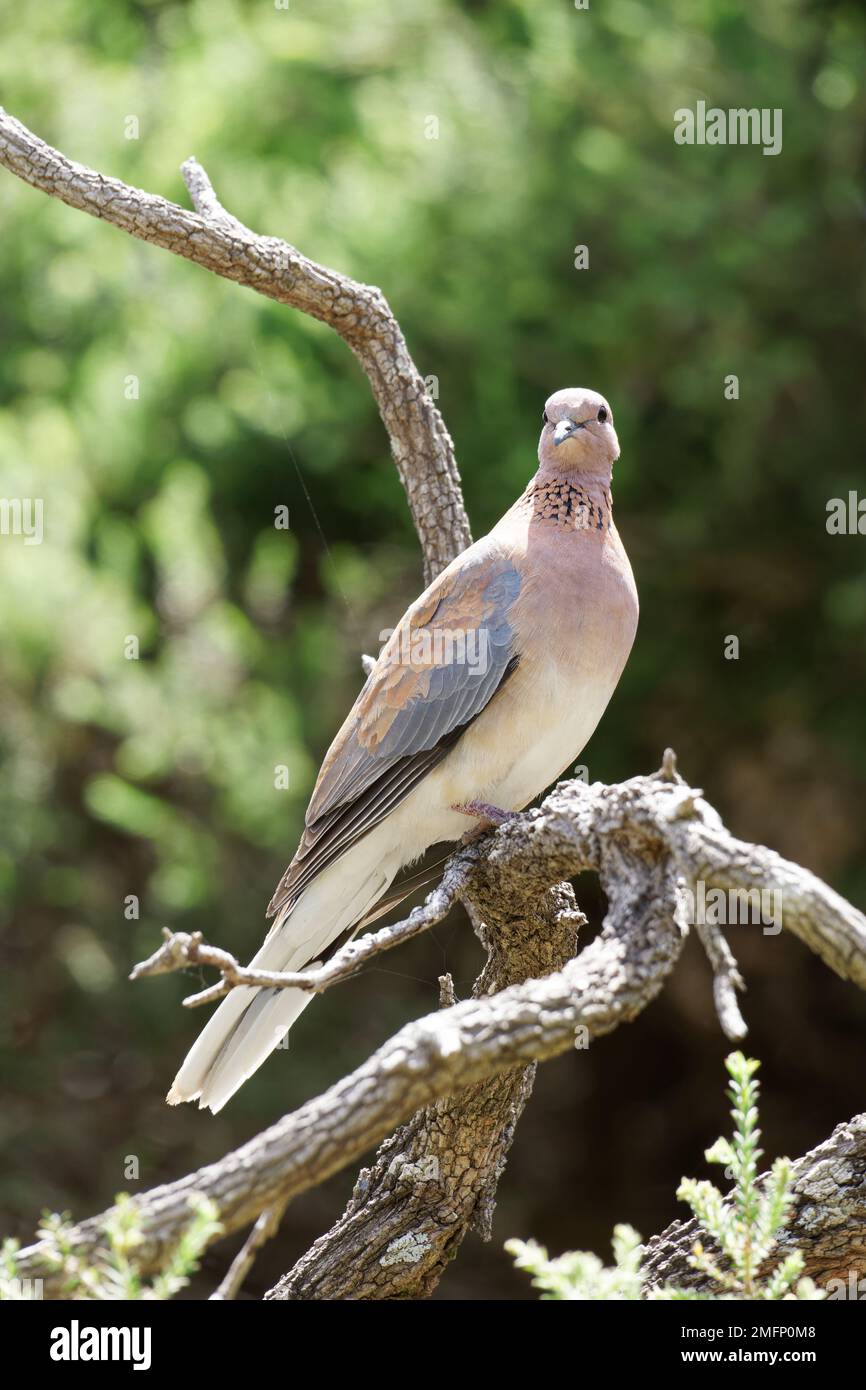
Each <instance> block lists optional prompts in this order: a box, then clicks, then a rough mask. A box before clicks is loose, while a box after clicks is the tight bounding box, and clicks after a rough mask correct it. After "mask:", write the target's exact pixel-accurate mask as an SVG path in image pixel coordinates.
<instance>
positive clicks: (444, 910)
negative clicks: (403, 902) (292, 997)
mask: <svg viewBox="0 0 866 1390" xmlns="http://www.w3.org/2000/svg"><path fill="white" fill-rule="evenodd" d="M477 858H478V850H477V849H469V848H467V849H464V850H463V851H461V852H460V853H458V854H455V855H453V856H452V857H451V858H450V859H449V860H448V862H447V864H446V866H445V871H444V873H443V876H442V882H441V883H440V884H438V885H437V887H436V888H434V890H433V892H432V893H430V894H429V896H428V897H427V900H426V902H424V903H422V904H421V905H420V906H419V907H416V908H414V909H413V910H412V912H410V914H409V916H408V917H407V918H405V920H404V921H402V922H394V923H393V924H391V925H390V926H387V927H382V928H380V930H379V931H376V932H368V933H367V934H366V935H364V936H361V937H358V938H357V939H355V940H353V941H349V942H347V944H346V945H345V946H343V947H342V948H341V949H340V950H339V951H337V952H336V953H335V954H334V955H333V956H332V957H331V959H330V960H329V961H327V962H326V963H325V964H324V965H322V966H319V968H318V969H316V970H305V971H303V972H299V971H292V970H282V971H276V970H252V969H250V968H249V967H248V966H244V965H240V964H238V961H237V960H236V959H235V957H234V956H233V955H231V954H230V953H229V952H228V951H224V950H222V949H221V947H219V946H210V945H208V943H207V942H206V941H204V939H203V938H202V934H201V932H192V933H189V932H170V931H168V930H165V929H164V930H163V937H164V940H163V944H162V945H161V946H160V947H159V948H158V949H157V950H156V951H154V953H153V955H152V956H148V958H147V960H143V961H140V962H139V964H138V965H136V966H135V967H134V968H133V970H132V971H131V972H130V976H129V978H130V979H131V980H141V979H144V978H145V977H146V976H150V975H168V974H170V973H172V972H173V971H175V970H186V969H188V968H189V967H190V966H198V965H212V966H214V967H215V968H216V969H217V970H219V971H220V973H221V975H222V979H221V980H220V981H218V982H217V984H215V985H211V986H210V987H209V988H208V989H203V990H200V991H199V992H198V993H197V994H190V995H188V996H187V998H186V999H184V1001H183V1002H184V1005H185V1007H186V1008H190V1009H193V1008H198V1007H199V1006H200V1005H201V1004H211V1003H213V1002H214V1001H216V1000H217V999H222V998H223V997H224V996H225V995H226V994H228V993H229V991H230V990H232V989H234V988H236V987H237V986H238V985H253V986H256V985H260V986H264V987H265V988H269V989H306V990H309V991H310V992H311V993H316V994H318V993H321V992H322V991H324V990H326V989H329V988H330V987H331V985H335V984H339V983H341V982H342V981H343V980H348V979H350V978H351V976H352V975H356V974H357V973H358V971H359V970H360V969H361V968H362V966H364V965H366V963H367V961H369V960H371V959H372V958H373V956H377V955H379V954H381V952H383V951H390V950H391V949H392V948H393V947H394V946H400V945H402V943H403V942H404V941H410V940H411V939H412V937H413V936H418V935H419V933H420V932H423V931H427V929H428V928H429V927H435V926H436V924H437V923H438V922H441V921H442V919H443V917H446V916H447V914H448V913H449V912H450V910H451V908H452V907H453V906H454V904H455V903H456V902H457V901H458V900H459V898H460V894H461V892H462V891H463V889H464V887H465V885H466V881H467V878H468V875H469V871H470V869H471V867H472V865H473V864H474V863H475V862H476V860H477Z"/></svg>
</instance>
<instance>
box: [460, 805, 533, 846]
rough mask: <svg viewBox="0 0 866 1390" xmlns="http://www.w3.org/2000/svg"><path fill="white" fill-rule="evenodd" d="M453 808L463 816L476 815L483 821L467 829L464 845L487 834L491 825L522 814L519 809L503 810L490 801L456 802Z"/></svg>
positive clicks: (504, 822) (502, 822)
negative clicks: (492, 804) (473, 827)
mask: <svg viewBox="0 0 866 1390" xmlns="http://www.w3.org/2000/svg"><path fill="white" fill-rule="evenodd" d="M451 810H452V811H459V812H460V814H461V816H474V817H475V818H476V820H479V821H481V824H480V825H478V826H476V827H475V829H474V830H467V832H466V834H465V835H464V836H463V844H464V845H469V844H471V843H472V841H473V840H477V839H478V838H479V836H481V835H485V834H486V833H487V831H488V830H489V829H490V828H491V826H497V825H505V824H506V823H507V822H508V821H510V820H514V818H515V816H519V815H520V812H519V811H503V809H502V807H501V806H491V805H490V803H489V801H464V802H455V803H454V804H453V805H452V807H451Z"/></svg>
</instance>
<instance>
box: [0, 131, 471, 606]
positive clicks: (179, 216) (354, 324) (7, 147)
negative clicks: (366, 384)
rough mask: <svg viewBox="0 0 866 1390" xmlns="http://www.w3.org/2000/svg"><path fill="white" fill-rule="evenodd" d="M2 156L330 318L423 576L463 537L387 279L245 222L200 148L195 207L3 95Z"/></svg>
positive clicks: (127, 224) (0, 160)
mask: <svg viewBox="0 0 866 1390" xmlns="http://www.w3.org/2000/svg"><path fill="white" fill-rule="evenodd" d="M0 164H2V165H4V166H5V167H6V168H7V169H9V170H10V171H11V172H12V173H13V174H17V175H18V177H19V178H20V179H23V180H24V182H25V183H29V184H31V185H32V186H33V187H34V188H38V189H41V190H42V192H43V193H48V194H50V195H51V196H52V197H54V198H59V199H60V200H61V202H64V203H68V204H69V206H70V207H73V208H78V209H80V210H81V211H82V212H87V213H90V215H91V216H92V217H99V218H101V219H102V220H103V221H105V222H110V223H111V224H112V225H113V226H115V227H119V228H120V229H121V230H122V231H125V232H128V233H129V234H130V236H134V237H138V238H139V239H140V240H141V241H148V242H150V243H151V244H152V245H154V246H161V247H162V248H163V249H164V250H166V251H172V252H173V253H174V254H175V255H177V256H184V257H186V259H187V260H190V261H194V262H195V263H196V265H200V266H202V267H203V268H204V269H205V270H210V271H213V273H214V274H215V275H221V276H223V278H224V279H226V280H235V281H237V283H238V284H241V285H246V286H247V287H248V288H249V289H253V290H256V291H257V292H258V293H259V294H263V295H266V296H267V297H268V298H269V299H276V300H278V301H279V302H280V303H281V304H289V305H291V307H292V308H294V309H300V310H301V312H302V313H305V314H310V315H311V316H312V317H313V318H316V319H320V320H321V321H322V322H323V323H326V324H328V325H329V326H330V327H331V328H333V329H334V331H335V332H337V333H339V334H340V336H341V338H343V339H344V340H345V342H346V343H348V345H349V347H350V348H351V349H352V351H353V352H354V353H355V355H356V357H357V358H358V360H359V361H360V363H361V366H362V367H363V368H364V371H365V372H366V374H367V377H368V378H369V381H370V386H371V388H372V391H373V395H374V397H375V399H376V404H377V405H378V407H379V413H380V415H381V417H382V421H383V423H384V425H385V428H386V430H387V431H388V436H389V439H390V442H391V452H392V454H393V456H394V462H395V463H396V465H397V471H398V473H399V475H400V480H401V482H402V483H403V487H404V488H405V490H406V495H407V497H408V499H409V506H410V508H411V511H412V519H413V521H414V523H415V529H416V530H417V532H418V535H419V537H420V540H421V547H422V550H423V553H424V567H425V575H426V577H427V579H428V580H429V579H432V578H433V576H434V575H436V574H438V572H439V571H440V570H441V569H442V568H443V567H444V566H445V565H446V564H447V563H448V561H449V560H451V559H453V557H454V556H455V555H457V554H459V553H460V551H461V550H464V549H465V548H466V546H467V545H468V544H469V541H470V539H471V537H470V533H469V524H468V522H467V519H466V513H465V511H464V508H463V500H462V496H461V492H460V480H459V476H458V473H457V466H456V463H455V461H454V446H453V444H452V442H451V438H450V436H449V434H448V431H447V429H446V428H445V424H444V422H443V420H442V416H441V415H440V413H439V410H438V408H437V407H436V405H435V403H434V401H433V400H432V399H431V397H430V396H429V395H428V393H427V390H426V387H425V385H424V381H423V379H422V377H421V375H420V373H419V372H418V369H417V367H416V366H415V364H414V362H413V361H412V358H411V357H410V355H409V350H408V348H407V346H406V341H405V339H404V337H403V334H402V332H401V330H400V326H399V324H398V323H397V320H396V319H395V318H394V315H393V313H392V312H391V309H390V308H389V306H388V303H387V301H386V299H385V297H384V295H383V294H382V292H381V291H380V290H378V289H376V288H375V287H373V286H371V285H362V284H360V283H358V282H357V281H355V280H352V279H350V278H349V277H348V276H346V275H340V274H339V273H338V272H337V271H334V270H329V269H328V268H327V267H326V266H322V265H317V264H316V262H315V261H311V260H308V259H307V257H306V256H302V255H301V253H300V252H299V251H297V250H296V249H295V247H293V246H290V245H289V243H288V242H285V241H281V240H280V239H279V238H278V237H269V236H258V235H256V234H255V233H254V232H252V231H250V230H249V228H248V227H245V226H244V225H243V223H241V222H239V221H238V220H237V219H236V218H234V217H232V216H231V215H230V214H229V213H227V212H226V211H225V209H224V208H223V207H222V206H221V204H220V203H219V202H218V200H217V198H216V195H215V194H214V192H213V189H212V187H211V185H210V181H209V179H208V177H207V175H206V174H205V172H204V170H203V169H202V168H201V166H200V165H198V164H197V163H196V162H195V160H188V161H187V163H186V165H185V166H184V175H185V177H186V179H187V183H188V186H189V188H190V192H191V195H192V197H193V199H194V201H195V204H196V208H197V209H198V211H196V212H190V211H188V210H187V209H186V208H182V207H179V206H178V205H177V204H175V203H170V202H167V201H166V199H165V198H160V197H158V196H157V195H155V194H152V193H145V192H143V191H142V189H140V188H133V187H131V186H130V185H129V184H125V183H122V182H121V181H120V179H114V178H110V177H109V176H107V175H105V174H99V173H97V172H96V171H95V170H93V169H88V168H87V167H86V166H85V165H83V164H76V163H75V162H74V161H73V160H71V159H67V157H66V156H65V155H63V154H61V153H60V151H59V150H55V149H52V147H51V146H50V145H46V144H45V143H44V142H43V141H42V140H40V139H39V138H38V137H37V136H36V135H34V134H33V133H32V132H31V131H29V130H28V129H27V127H26V126H24V125H22V124H21V122H20V121H17V120H15V118H14V117H13V116H10V115H8V113H7V112H5V111H4V110H3V109H2V107H0Z"/></svg>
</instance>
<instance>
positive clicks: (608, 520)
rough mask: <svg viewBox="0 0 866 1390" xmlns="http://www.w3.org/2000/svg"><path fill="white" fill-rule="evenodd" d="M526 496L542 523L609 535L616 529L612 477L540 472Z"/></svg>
mask: <svg viewBox="0 0 866 1390" xmlns="http://www.w3.org/2000/svg"><path fill="white" fill-rule="evenodd" d="M523 496H524V499H525V502H526V505H527V506H529V507H530V508H531V509H532V515H533V517H534V518H535V519H536V520H539V521H554V522H557V523H558V524H559V525H561V526H564V527H565V528H566V529H568V530H575V531H609V530H610V528H611V526H612V525H613V505H612V502H611V495H610V474H609V473H608V474H607V476H606V477H603V476H601V475H599V476H598V477H595V476H589V475H587V474H584V473H563V474H557V473H554V472H553V471H552V470H551V469H548V468H540V469H539V470H538V472H537V473H536V475H535V477H534V478H533V479H532V481H531V482H530V484H529V486H528V487H527V489H526V492H525V493H524V494H523Z"/></svg>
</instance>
